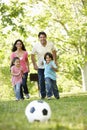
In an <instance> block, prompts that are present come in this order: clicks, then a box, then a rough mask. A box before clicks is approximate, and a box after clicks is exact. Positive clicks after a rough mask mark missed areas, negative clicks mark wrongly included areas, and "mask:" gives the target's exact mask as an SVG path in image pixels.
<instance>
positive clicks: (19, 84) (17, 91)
mask: <svg viewBox="0 0 87 130" xmlns="http://www.w3.org/2000/svg"><path fill="white" fill-rule="evenodd" d="M20 89H21V83H17V84H16V85H15V86H14V92H15V95H16V99H18V100H20V99H21V94H20Z"/></svg>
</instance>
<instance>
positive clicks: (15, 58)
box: [10, 57, 20, 68]
mask: <svg viewBox="0 0 87 130" xmlns="http://www.w3.org/2000/svg"><path fill="white" fill-rule="evenodd" d="M16 60H20V59H19V57H14V58H13V60H12V62H11V65H10V68H11V67H12V66H13V65H14V62H15V61H16Z"/></svg>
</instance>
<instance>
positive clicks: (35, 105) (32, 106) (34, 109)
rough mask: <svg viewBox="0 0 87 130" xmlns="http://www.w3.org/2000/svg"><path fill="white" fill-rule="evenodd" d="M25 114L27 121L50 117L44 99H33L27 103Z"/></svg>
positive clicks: (43, 119) (42, 120) (42, 119)
mask: <svg viewBox="0 0 87 130" xmlns="http://www.w3.org/2000/svg"><path fill="white" fill-rule="evenodd" d="M25 115H26V116H27V119H28V121H29V122H34V121H38V122H45V121H47V120H49V119H50V117H51V109H50V106H49V105H48V103H46V102H45V101H42V100H34V101H32V102H30V103H29V104H28V105H27V107H26V109H25Z"/></svg>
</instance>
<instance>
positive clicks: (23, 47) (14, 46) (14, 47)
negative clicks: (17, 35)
mask: <svg viewBox="0 0 87 130" xmlns="http://www.w3.org/2000/svg"><path fill="white" fill-rule="evenodd" d="M17 42H21V44H22V50H24V51H26V49H25V46H24V44H23V41H22V40H20V39H18V40H16V41H15V43H14V44H13V48H12V52H14V51H16V50H17V47H16V44H17Z"/></svg>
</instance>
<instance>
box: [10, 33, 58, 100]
mask: <svg viewBox="0 0 87 130" xmlns="http://www.w3.org/2000/svg"><path fill="white" fill-rule="evenodd" d="M38 39H39V41H40V42H39V43H38V44H35V45H34V46H33V48H32V52H31V60H32V63H33V66H34V69H35V70H37V72H38V79H39V87H40V95H41V99H44V98H46V97H47V99H51V98H52V96H53V95H54V97H55V98H56V99H59V91H58V86H57V83H56V71H57V61H56V49H55V47H54V45H53V44H52V43H49V42H47V35H46V33H45V32H39V34H38ZM36 57H37V61H36ZM10 58H11V66H10V69H11V75H12V85H13V87H14V92H15V96H16V101H19V100H21V99H24V94H25V96H26V98H27V99H29V98H30V95H29V91H28V86H27V78H28V73H29V71H30V68H29V60H28V52H27V51H26V48H25V46H24V44H23V41H22V40H20V39H18V40H16V41H15V43H14V44H13V48H12V53H11V56H10ZM37 62H38V63H37Z"/></svg>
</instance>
